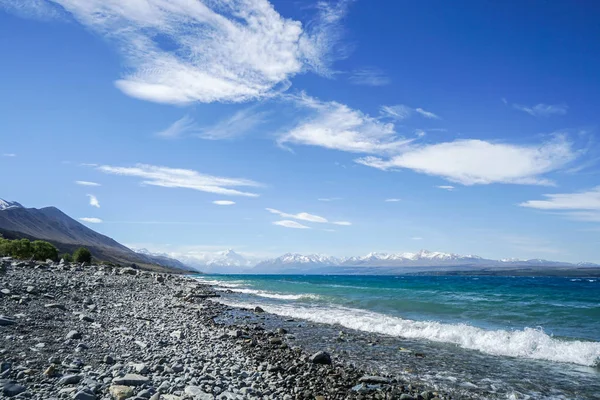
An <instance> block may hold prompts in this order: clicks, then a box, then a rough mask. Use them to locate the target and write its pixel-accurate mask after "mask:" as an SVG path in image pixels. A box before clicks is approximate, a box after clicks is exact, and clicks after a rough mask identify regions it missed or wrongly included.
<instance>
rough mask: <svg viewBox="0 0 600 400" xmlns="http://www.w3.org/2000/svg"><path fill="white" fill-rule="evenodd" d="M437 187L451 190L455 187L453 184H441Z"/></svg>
mask: <svg viewBox="0 0 600 400" xmlns="http://www.w3.org/2000/svg"><path fill="white" fill-rule="evenodd" d="M436 188H438V189H443V190H448V191H449V192H451V191H453V190H454V189H455V188H454V186H451V185H439V186H436Z"/></svg>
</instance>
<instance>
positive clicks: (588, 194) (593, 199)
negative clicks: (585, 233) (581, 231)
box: [519, 186, 600, 222]
mask: <svg viewBox="0 0 600 400" xmlns="http://www.w3.org/2000/svg"><path fill="white" fill-rule="evenodd" d="M544 197H545V198H546V200H529V201H526V202H523V203H521V204H519V205H520V206H521V207H529V208H535V209H538V210H549V211H558V212H561V213H562V214H564V215H566V216H567V217H569V218H571V219H575V220H579V221H591V222H600V186H596V187H595V188H592V189H590V190H588V191H584V192H576V193H555V194H545V195H544Z"/></svg>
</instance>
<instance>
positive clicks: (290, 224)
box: [273, 220, 311, 229]
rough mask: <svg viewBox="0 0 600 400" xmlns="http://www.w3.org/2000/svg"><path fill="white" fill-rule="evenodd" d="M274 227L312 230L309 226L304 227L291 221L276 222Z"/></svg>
mask: <svg viewBox="0 0 600 400" xmlns="http://www.w3.org/2000/svg"><path fill="white" fill-rule="evenodd" d="M273 225H279V226H283V227H284V228H294V229H311V228H310V227H309V226H306V225H302V224H301V223H299V222H296V221H290V220H282V221H274V222H273Z"/></svg>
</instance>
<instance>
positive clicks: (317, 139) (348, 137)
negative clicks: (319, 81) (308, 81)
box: [278, 94, 412, 153]
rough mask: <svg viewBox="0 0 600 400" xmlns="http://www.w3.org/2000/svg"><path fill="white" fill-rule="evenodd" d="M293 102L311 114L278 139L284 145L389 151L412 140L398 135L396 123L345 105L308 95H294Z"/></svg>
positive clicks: (358, 151)
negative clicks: (387, 121)
mask: <svg viewBox="0 0 600 400" xmlns="http://www.w3.org/2000/svg"><path fill="white" fill-rule="evenodd" d="M293 101H295V103H296V105H297V106H298V107H300V108H302V109H305V110H308V111H309V114H310V115H309V116H308V117H307V118H304V119H302V120H301V121H300V123H299V124H297V125H296V126H295V127H294V128H292V129H291V130H289V131H288V132H286V133H285V134H283V135H282V136H281V137H280V138H279V139H278V142H279V144H280V145H284V144H287V143H295V144H302V145H311V146H320V147H325V148H328V149H334V150H341V151H347V152H354V153H382V152H383V153H385V152H390V151H394V150H395V151H397V150H398V149H399V148H401V147H403V146H406V145H407V144H408V143H410V142H411V141H412V139H403V138H399V137H397V135H396V132H395V130H394V124H392V123H384V122H381V121H380V120H379V119H377V118H373V117H371V116H369V115H367V114H364V113H362V112H360V111H358V110H353V109H351V108H350V107H348V106H346V105H345V104H341V103H337V102H335V101H331V102H322V101H320V100H318V99H316V98H313V97H310V96H307V95H306V94H301V95H300V96H296V97H294V98H293Z"/></svg>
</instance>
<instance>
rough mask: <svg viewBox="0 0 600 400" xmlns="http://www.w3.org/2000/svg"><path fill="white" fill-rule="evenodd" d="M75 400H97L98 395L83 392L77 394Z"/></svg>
mask: <svg viewBox="0 0 600 400" xmlns="http://www.w3.org/2000/svg"><path fill="white" fill-rule="evenodd" d="M73 400H96V395H95V394H93V393H89V392H85V391H83V390H81V391H79V392H77V393H75V396H73Z"/></svg>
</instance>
